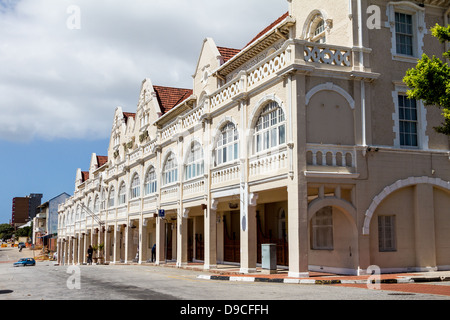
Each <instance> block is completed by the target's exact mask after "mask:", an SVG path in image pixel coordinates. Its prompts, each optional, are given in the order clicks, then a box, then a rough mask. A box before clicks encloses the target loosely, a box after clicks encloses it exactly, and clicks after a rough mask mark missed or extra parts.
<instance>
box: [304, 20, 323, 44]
mask: <svg viewBox="0 0 450 320" xmlns="http://www.w3.org/2000/svg"><path fill="white" fill-rule="evenodd" d="M326 29H327V25H326V22H325V21H324V19H323V17H322V15H321V14H317V15H315V16H314V18H312V19H311V22H310V24H309V29H308V33H307V39H306V40H308V41H310V42H316V43H325V42H326Z"/></svg>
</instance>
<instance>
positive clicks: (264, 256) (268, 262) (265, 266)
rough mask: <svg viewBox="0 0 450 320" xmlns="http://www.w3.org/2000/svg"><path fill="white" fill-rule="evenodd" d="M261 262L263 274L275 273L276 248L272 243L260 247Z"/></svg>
mask: <svg viewBox="0 0 450 320" xmlns="http://www.w3.org/2000/svg"><path fill="white" fill-rule="evenodd" d="M261 260H262V261H261V262H262V272H263V273H270V274H272V273H276V272H277V246H276V244H273V243H264V244H262V245H261Z"/></svg>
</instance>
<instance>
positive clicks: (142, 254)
mask: <svg viewBox="0 0 450 320" xmlns="http://www.w3.org/2000/svg"><path fill="white" fill-rule="evenodd" d="M147 223H148V220H147V219H144V218H142V217H141V221H140V222H139V261H138V263H139V264H141V263H143V262H145V261H147V260H148V254H147V251H148V250H147V244H148V236H147Z"/></svg>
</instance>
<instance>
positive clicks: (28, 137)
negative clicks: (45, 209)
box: [0, 0, 288, 223]
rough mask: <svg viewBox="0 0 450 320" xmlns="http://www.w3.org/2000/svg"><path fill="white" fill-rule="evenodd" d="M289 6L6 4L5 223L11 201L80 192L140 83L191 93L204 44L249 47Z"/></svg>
mask: <svg viewBox="0 0 450 320" xmlns="http://www.w3.org/2000/svg"><path fill="white" fill-rule="evenodd" d="M287 10H288V1H287V0H245V1H241V0H228V1H226V2H223V1H216V0H170V1H168V0H130V1H119V0H95V1H92V0H58V1H55V0H0V66H1V69H0V114H1V116H0V150H1V153H0V165H1V168H3V173H2V179H1V181H2V183H1V184H0V188H1V190H0V191H1V192H0V223H8V222H9V220H10V219H11V206H12V198H14V197H21V196H27V195H29V194H30V193H42V194H43V199H42V200H43V201H46V200H49V199H51V198H53V197H55V196H57V195H59V194H60V193H62V192H67V193H69V194H70V195H72V194H73V191H74V182H75V173H76V170H77V168H81V169H82V170H87V169H88V167H89V162H90V158H91V154H92V153H96V154H98V155H107V147H108V144H109V133H110V131H111V126H112V120H113V116H114V110H115V108H116V107H117V106H121V107H122V108H123V110H124V111H127V112H135V111H136V105H137V101H138V95H139V90H140V85H141V82H142V80H144V79H145V78H150V79H151V80H152V83H153V84H155V85H161V86H173V87H180V88H192V77H191V75H192V74H193V73H194V68H195V66H196V63H197V58H198V54H199V52H200V49H201V46H202V43H203V40H204V39H205V38H206V37H211V38H213V39H214V40H215V42H216V44H217V45H218V46H224V47H230V48H242V47H243V46H244V45H245V44H246V43H248V41H250V40H251V39H252V38H253V37H254V36H255V35H256V34H257V33H259V32H260V31H261V30H262V29H264V28H265V27H266V26H267V25H269V24H270V23H272V22H273V21H275V20H276V19H277V18H278V17H279V16H281V15H282V14H284V13H285V12H286V11H287Z"/></svg>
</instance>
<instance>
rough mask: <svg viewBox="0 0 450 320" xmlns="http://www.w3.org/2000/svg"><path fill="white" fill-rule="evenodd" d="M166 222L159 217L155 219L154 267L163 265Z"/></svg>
mask: <svg viewBox="0 0 450 320" xmlns="http://www.w3.org/2000/svg"><path fill="white" fill-rule="evenodd" d="M165 227H166V221H165V220H164V219H162V218H160V217H158V218H156V262H155V264H156V265H160V264H162V263H165V260H166V256H165V252H166V250H165V248H166V240H165V239H166V230H165Z"/></svg>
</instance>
